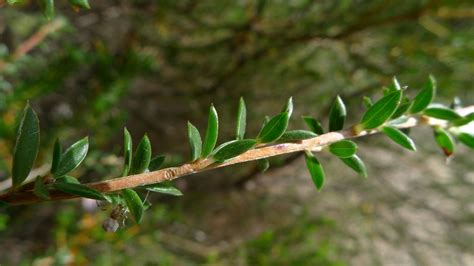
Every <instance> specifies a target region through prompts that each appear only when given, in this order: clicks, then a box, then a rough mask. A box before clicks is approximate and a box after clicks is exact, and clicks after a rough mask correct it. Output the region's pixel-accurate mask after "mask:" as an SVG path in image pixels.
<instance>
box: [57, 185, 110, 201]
mask: <svg viewBox="0 0 474 266" xmlns="http://www.w3.org/2000/svg"><path fill="white" fill-rule="evenodd" d="M53 187H54V188H55V189H57V190H60V191H62V192H65V193H67V194H71V195H75V196H80V197H84V198H89V199H95V200H105V197H104V195H102V193H100V192H99V191H97V190H95V189H93V188H90V187H88V186H85V185H82V184H75V183H67V182H55V183H54V184H53Z"/></svg>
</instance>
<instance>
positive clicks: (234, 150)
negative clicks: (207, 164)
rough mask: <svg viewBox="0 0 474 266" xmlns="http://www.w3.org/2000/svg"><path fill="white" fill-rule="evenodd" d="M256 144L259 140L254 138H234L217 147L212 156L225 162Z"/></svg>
mask: <svg viewBox="0 0 474 266" xmlns="http://www.w3.org/2000/svg"><path fill="white" fill-rule="evenodd" d="M255 144H257V141H255V140H253V139H243V140H232V141H229V142H226V143H224V144H222V145H220V146H219V147H217V149H216V150H215V152H214V155H213V156H212V157H213V158H214V159H215V160H216V161H218V162H223V161H225V160H228V159H231V158H233V157H235V156H238V155H240V154H242V153H244V152H246V151H248V150H250V149H252V148H253V147H254V146H255Z"/></svg>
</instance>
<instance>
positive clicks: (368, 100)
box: [364, 96, 374, 109]
mask: <svg viewBox="0 0 474 266" xmlns="http://www.w3.org/2000/svg"><path fill="white" fill-rule="evenodd" d="M372 105H374V103H373V102H372V99H371V98H370V97H367V96H364V106H365V108H366V109H369V108H370V107H372Z"/></svg>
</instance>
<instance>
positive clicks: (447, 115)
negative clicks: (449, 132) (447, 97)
mask: <svg viewBox="0 0 474 266" xmlns="http://www.w3.org/2000/svg"><path fill="white" fill-rule="evenodd" d="M423 114H424V115H426V116H429V117H434V118H437V119H441V120H448V121H452V120H457V119H460V118H462V116H461V115H459V114H458V113H456V111H454V110H452V109H449V108H447V107H429V108H427V109H426V110H425V111H424V112H423Z"/></svg>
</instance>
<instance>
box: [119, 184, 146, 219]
mask: <svg viewBox="0 0 474 266" xmlns="http://www.w3.org/2000/svg"><path fill="white" fill-rule="evenodd" d="M122 197H123V199H124V200H125V203H126V204H127V207H128V209H129V210H130V212H131V213H132V215H133V218H134V219H135V222H136V223H137V224H139V223H140V222H141V221H142V218H143V211H144V208H143V202H142V199H141V198H140V196H139V195H138V193H137V192H135V190H133V189H129V188H126V189H124V190H122Z"/></svg>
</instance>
